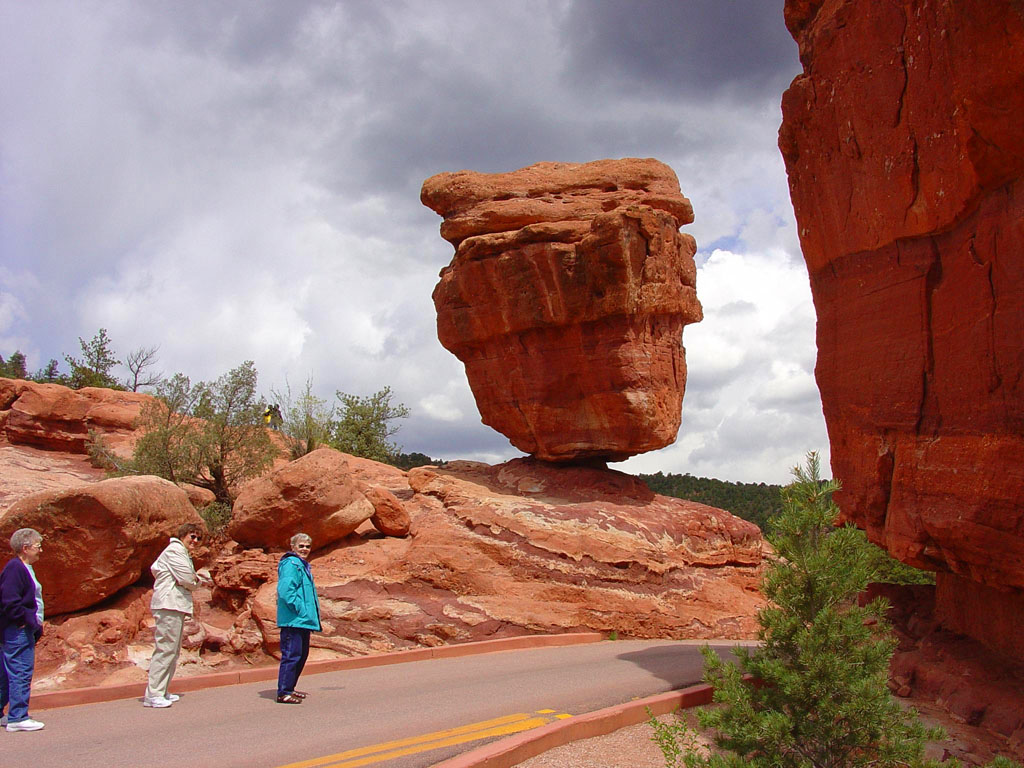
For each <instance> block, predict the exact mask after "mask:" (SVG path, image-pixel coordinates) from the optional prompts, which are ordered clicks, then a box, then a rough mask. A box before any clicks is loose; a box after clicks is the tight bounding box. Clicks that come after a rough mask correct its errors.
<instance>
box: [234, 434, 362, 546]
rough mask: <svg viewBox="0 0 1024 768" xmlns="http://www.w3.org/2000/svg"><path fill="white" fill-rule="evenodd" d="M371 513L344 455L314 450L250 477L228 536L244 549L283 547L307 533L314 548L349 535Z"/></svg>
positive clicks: (240, 497) (235, 510)
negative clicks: (251, 479) (297, 536)
mask: <svg viewBox="0 0 1024 768" xmlns="http://www.w3.org/2000/svg"><path fill="white" fill-rule="evenodd" d="M373 513H374V509H373V505H372V504H371V503H370V502H369V501H367V499H366V497H365V496H363V494H362V493H360V491H359V489H358V488H357V487H356V485H355V483H354V482H353V480H352V478H351V476H350V474H349V469H348V462H347V461H346V459H345V455H344V454H342V453H340V452H338V451H336V450H334V449H333V448H318V449H317V450H315V451H313V452H311V453H308V454H306V455H305V456H303V457H302V458H300V459H296V460H295V461H292V462H289V463H288V464H286V465H285V466H283V467H281V468H280V469H276V470H274V471H273V472H271V473H270V474H268V475H264V476H263V477H261V478H258V479H257V480H254V481H252V482H251V483H249V484H247V485H246V486H245V487H244V488H242V491H241V493H239V494H238V498H237V499H236V500H235V505H234V510H233V514H232V518H231V523H230V524H229V525H228V530H227V533H228V535H229V536H230V537H231V538H232V539H234V540H235V541H237V542H238V543H239V544H242V545H243V546H247V547H263V548H281V547H284V548H287V547H288V541H289V539H291V537H292V536H294V535H295V534H296V533H300V532H301V533H307V534H309V535H310V536H311V537H312V538H313V546H314V547H315V548H317V549H319V548H320V547H324V546H326V545H328V544H331V543H332V542H335V541H337V540H338V539H341V538H344V537H345V536H347V535H348V534H350V533H352V532H353V531H354V530H355V529H356V528H358V527H359V525H360V524H361V523H363V522H364V521H365V520H368V519H369V518H370V517H371V516H372V515H373Z"/></svg>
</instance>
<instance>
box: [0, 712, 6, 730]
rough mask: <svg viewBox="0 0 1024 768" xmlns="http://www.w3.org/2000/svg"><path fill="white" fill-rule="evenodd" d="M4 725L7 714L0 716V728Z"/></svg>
mask: <svg viewBox="0 0 1024 768" xmlns="http://www.w3.org/2000/svg"><path fill="white" fill-rule="evenodd" d="M6 725H7V715H4V716H3V717H0V728H3V727H5V726H6Z"/></svg>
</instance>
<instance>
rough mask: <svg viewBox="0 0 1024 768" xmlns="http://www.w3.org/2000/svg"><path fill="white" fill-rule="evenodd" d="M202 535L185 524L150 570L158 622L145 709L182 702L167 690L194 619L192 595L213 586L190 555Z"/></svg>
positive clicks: (153, 602) (154, 628) (154, 631)
mask: <svg viewBox="0 0 1024 768" xmlns="http://www.w3.org/2000/svg"><path fill="white" fill-rule="evenodd" d="M201 531H202V528H201V526H199V525H198V524H196V523H185V524H184V525H183V526H181V528H179V529H178V535H177V536H176V537H172V538H171V541H170V543H169V544H168V545H167V547H166V548H165V549H164V551H163V552H161V553H160V557H158V558H157V559H156V561H155V562H154V563H153V565H152V566H151V567H150V569H149V570H150V571H151V572H152V573H153V578H154V579H155V581H154V583H153V599H152V601H151V602H150V604H149V608H150V610H151V611H152V612H153V618H154V620H155V624H154V627H153V634H154V639H155V643H154V647H153V658H152V660H151V661H150V662H149V685H148V686H147V687H146V696H145V698H143V700H142V705H143V706H145V707H155V708H158V709H160V708H163V707H169V706H171V704H173V703H174V702H175V701H177V700H178V697H177V696H176V695H174V694H173V693H169V692H168V690H167V688H168V686H169V685H170V684H171V678H172V677H174V669H175V667H176V666H177V665H178V654H179V653H180V652H181V637H182V633H183V631H184V628H185V619H187V618H188V617H189V616H191V615H192V591H193V590H195V589H197V588H198V587H199V586H201V585H204V584H209V583H210V582H209V580H208V579H205V578H203V577H202V576H200V575H198V574H197V573H196V569H195V566H193V565H192V556H191V555H190V554H189V551H190V550H191V548H192V547H194V546H195V545H197V544H199V543H201V542H202V540H203V535H202V533H201Z"/></svg>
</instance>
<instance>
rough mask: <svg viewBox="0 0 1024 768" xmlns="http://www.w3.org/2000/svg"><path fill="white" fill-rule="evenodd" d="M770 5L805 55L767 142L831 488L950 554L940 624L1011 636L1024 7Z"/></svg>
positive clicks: (1018, 468) (937, 555)
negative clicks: (781, 163)
mask: <svg viewBox="0 0 1024 768" xmlns="http://www.w3.org/2000/svg"><path fill="white" fill-rule="evenodd" d="M786 21H787V24H788V26H789V28H790V30H791V31H792V33H793V35H794V37H795V38H796V40H797V42H798V43H799V46H800V57H801V61H802V63H803V67H804V71H803V73H802V74H801V75H799V76H798V77H797V78H796V79H795V80H794V81H793V83H792V85H791V86H790V88H789V90H788V91H787V92H786V94H785V96H784V97H783V124H782V128H781V130H780V132H779V146H780V148H781V150H782V153H783V156H784V159H785V162H786V168H787V171H788V174H789V185H790V191H791V194H792V199H793V207H794V211H795V213H796V219H797V223H798V230H799V235H800V242H801V247H802V249H803V253H804V258H805V260H806V262H807V267H808V270H809V273H810V279H811V289H812V291H813V294H814V304H815V307H816V309H817V312H818V324H817V340H818V363H817V370H816V375H817V380H818V385H819V388H820V390H821V396H822V405H823V409H824V414H825V419H826V422H827V425H828V431H829V438H830V443H831V452H832V471H833V474H834V475H835V477H837V478H838V479H840V480H841V481H842V483H843V489H842V491H841V492H840V493H837V494H836V500H837V502H838V503H839V505H840V507H841V509H842V513H843V517H844V519H846V520H850V521H853V522H855V523H856V524H857V525H858V526H860V527H862V528H864V529H865V530H866V531H867V534H868V537H869V538H870V539H871V540H872V541H874V542H876V543H878V544H881V545H882V546H884V547H886V548H887V549H888V550H889V551H890V552H891V553H892V554H893V555H895V556H896V557H898V558H899V559H901V560H903V561H904V562H907V563H910V564H912V565H915V566H917V567H921V568H927V569H930V570H934V571H938V572H940V574H947V573H948V574H950V575H951V578H940V579H939V581H938V592H937V604H938V606H939V613H940V614H942V615H943V616H944V617H945V621H947V623H948V625H949V626H950V627H951V628H955V629H958V630H960V631H964V632H968V633H969V634H971V635H972V636H974V637H976V638H978V639H979V640H981V641H982V642H984V643H987V644H988V645H989V646H990V647H991V648H993V649H995V650H998V651H1001V652H1004V653H1006V654H1007V655H1010V656H1019V655H1020V653H1021V644H1020V640H1019V638H1020V637H1022V636H1024V598H1022V595H1024V592H1022V590H1024V507H1022V506H1021V503H1020V500H1021V498H1022V497H1024V227H1022V226H1021V222H1022V221H1024V121H1022V120H1021V117H1020V116H1021V115H1022V114H1024V14H1022V13H1021V10H1020V5H1019V3H1017V2H1014V0H964V1H963V2H957V3H939V4H932V5H930V6H928V8H927V10H926V11H924V10H922V5H921V4H920V3H918V2H912V1H911V0H897V2H892V3H884V4H879V3H874V2H872V1H871V0H788V2H787V3H786ZM972 585H973V586H972ZM966 606H970V608H971V610H970V611H967V610H966ZM968 617H969V618H968Z"/></svg>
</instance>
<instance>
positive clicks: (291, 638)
mask: <svg viewBox="0 0 1024 768" xmlns="http://www.w3.org/2000/svg"><path fill="white" fill-rule="evenodd" d="M309 632H310V631H309V630H308V629H299V628H298V627H281V666H280V667H278V670H277V695H278V696H284V695H285V694H286V693H291V692H292V691H294V690H295V685H296V684H297V683H298V682H299V675H301V674H302V668H303V667H305V666H306V658H307V657H308V656H309Z"/></svg>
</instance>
